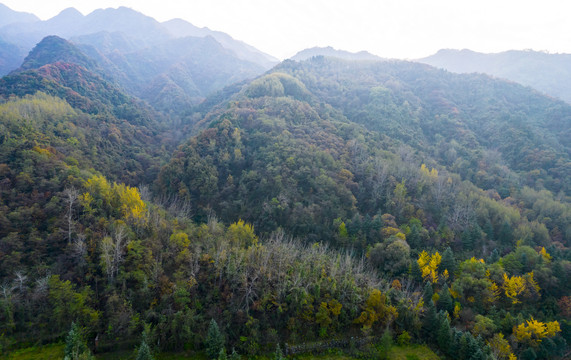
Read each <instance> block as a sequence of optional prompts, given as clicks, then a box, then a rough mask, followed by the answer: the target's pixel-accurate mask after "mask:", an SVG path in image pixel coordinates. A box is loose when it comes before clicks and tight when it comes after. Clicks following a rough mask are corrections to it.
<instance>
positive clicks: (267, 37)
mask: <svg viewBox="0 0 571 360" xmlns="http://www.w3.org/2000/svg"><path fill="white" fill-rule="evenodd" d="M0 2H2V3H4V4H5V5H7V6H8V7H10V8H12V9H14V10H18V11H27V12H31V13H34V14H36V15H37V16H39V17H40V18H41V19H43V20H45V19H48V18H50V17H52V16H55V15H57V14H58V13H59V12H60V11H61V10H63V9H65V8H68V7H74V8H76V9H78V10H79V11H80V12H82V13H83V14H84V15H86V14H88V13H90V12H91V11H93V10H95V9H98V8H107V7H118V6H127V7H130V8H132V9H135V10H137V11H140V12H142V13H144V14H146V15H149V16H152V17H154V18H155V19H157V20H159V21H165V20H170V19H172V18H177V17H178V18H183V19H185V20H187V21H189V22H191V23H193V24H194V25H196V26H200V27H203V26H207V27H209V28H210V29H212V30H220V31H224V32H226V33H228V34H230V35H231V36H232V37H234V38H235V39H239V40H243V41H245V42H247V43H248V44H250V45H253V46H255V47H257V48H258V49H260V50H262V51H265V52H267V53H269V54H271V55H274V56H276V57H278V58H281V59H283V58H287V57H290V56H292V55H294V54H295V53H296V52H297V51H299V50H302V49H304V48H308V47H313V46H328V45H329V46H333V47H335V48H338V49H344V50H349V51H359V50H367V51H369V52H371V53H373V54H376V55H379V56H382V57H389V58H407V59H414V58H419V57H423V56H427V55H431V54H433V53H435V52H436V51H438V50H439V49H442V48H454V49H463V48H468V49H472V50H476V51H482V52H499V51H504V50H509V49H533V50H541V51H549V52H553V53H555V52H560V53H571V21H569V19H568V18H569V15H570V14H571V1H568V0H541V1H539V0H533V1H531V0H477V1H472V0H376V1H375V0H186V1H185V0H183V1H181V0H160V1H157V0H49V1H46V0H0Z"/></svg>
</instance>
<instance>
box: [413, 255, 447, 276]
mask: <svg viewBox="0 0 571 360" xmlns="http://www.w3.org/2000/svg"><path fill="white" fill-rule="evenodd" d="M441 261H442V256H441V255H440V253H439V252H438V251H436V252H435V253H434V254H432V255H429V254H428V253H427V252H426V251H424V250H423V251H422V252H421V253H420V255H419V256H418V260H417V261H416V262H417V263H418V266H419V267H420V270H421V271H422V278H423V279H424V280H430V281H432V282H433V283H436V282H437V281H438V266H439V265H440V262H441Z"/></svg>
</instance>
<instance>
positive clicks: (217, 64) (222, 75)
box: [107, 37, 264, 110]
mask: <svg viewBox="0 0 571 360" xmlns="http://www.w3.org/2000/svg"><path fill="white" fill-rule="evenodd" d="M107 57H108V59H110V60H111V62H112V63H113V64H115V65H116V66H117V67H118V68H119V69H120V70H121V71H122V72H123V73H124V74H125V76H124V77H123V79H125V82H124V83H123V84H122V85H123V86H124V87H125V88H127V89H129V90H130V91H131V92H132V93H134V94H135V95H137V96H140V97H142V98H144V99H146V100H149V102H150V103H151V104H153V105H156V106H158V107H159V108H160V109H163V110H164V109H173V108H174V109H176V108H177V106H178V107H184V105H186V106H188V105H189V104H196V103H197V102H198V101H199V100H201V99H203V98H204V97H205V96H206V95H208V94H209V93H211V92H214V91H216V90H219V89H221V88H223V87H224V86H227V85H230V84H232V83H234V82H237V81H241V80H244V79H247V78H253V77H255V76H257V75H259V74H261V73H262V72H263V71H264V69H263V68H262V67H261V66H259V65H256V64H254V63H252V62H247V61H244V60H240V59H238V58H237V57H236V56H235V55H234V54H233V53H231V52H230V51H228V50H226V49H224V48H223V47H222V46H221V45H220V44H219V43H218V42H216V40H214V39H213V38H212V37H205V38H194V37H186V38H180V39H174V40H170V41H168V42H165V43H163V44H160V45H157V46H154V47H150V48H147V49H143V50H140V51H136V52H132V53H116V52H114V53H110V54H109V55H108V56H107ZM171 87H175V89H174V90H173V89H171ZM172 91H176V93H177V95H176V96H175V97H174V98H173V97H172V95H173V93H172ZM177 99H178V100H177ZM173 104H176V105H173Z"/></svg>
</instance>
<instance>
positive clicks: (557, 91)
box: [418, 49, 571, 103]
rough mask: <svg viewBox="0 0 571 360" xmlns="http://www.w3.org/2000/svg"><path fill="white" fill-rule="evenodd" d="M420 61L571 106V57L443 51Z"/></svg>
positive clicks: (536, 53) (538, 53) (507, 52)
mask: <svg viewBox="0 0 571 360" xmlns="http://www.w3.org/2000/svg"><path fill="white" fill-rule="evenodd" d="M418 61H419V62H423V63H426V64H429V65H432V66H436V67H439V68H444V69H447V70H449V71H452V72H456V73H470V72H480V73H486V74H489V75H492V76H496V77H500V78H504V79H508V80H511V81H515V82H518V83H520V84H523V85H526V86H530V87H533V88H535V89H537V90H539V91H541V92H543V93H545V94H548V95H550V96H553V97H557V98H560V99H562V100H564V101H566V102H567V103H571V85H569V84H570V83H571V65H570V64H571V54H549V53H545V52H538V51H532V50H524V51H521V50H510V51H504V52H500V53H490V54H486V53H479V52H476V51H472V50H468V49H463V50H454V49H443V50H440V51H438V52H437V53H436V54H434V55H431V56H429V57H426V58H423V59H419V60H418Z"/></svg>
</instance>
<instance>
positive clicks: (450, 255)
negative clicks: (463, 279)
mask: <svg viewBox="0 0 571 360" xmlns="http://www.w3.org/2000/svg"><path fill="white" fill-rule="evenodd" d="M444 269H446V270H448V274H450V278H451V279H452V277H453V276H454V272H455V271H456V258H455V257H454V252H453V251H452V249H450V247H447V248H446V250H444V252H443V253H442V261H440V266H439V270H438V271H439V272H443V271H444Z"/></svg>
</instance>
